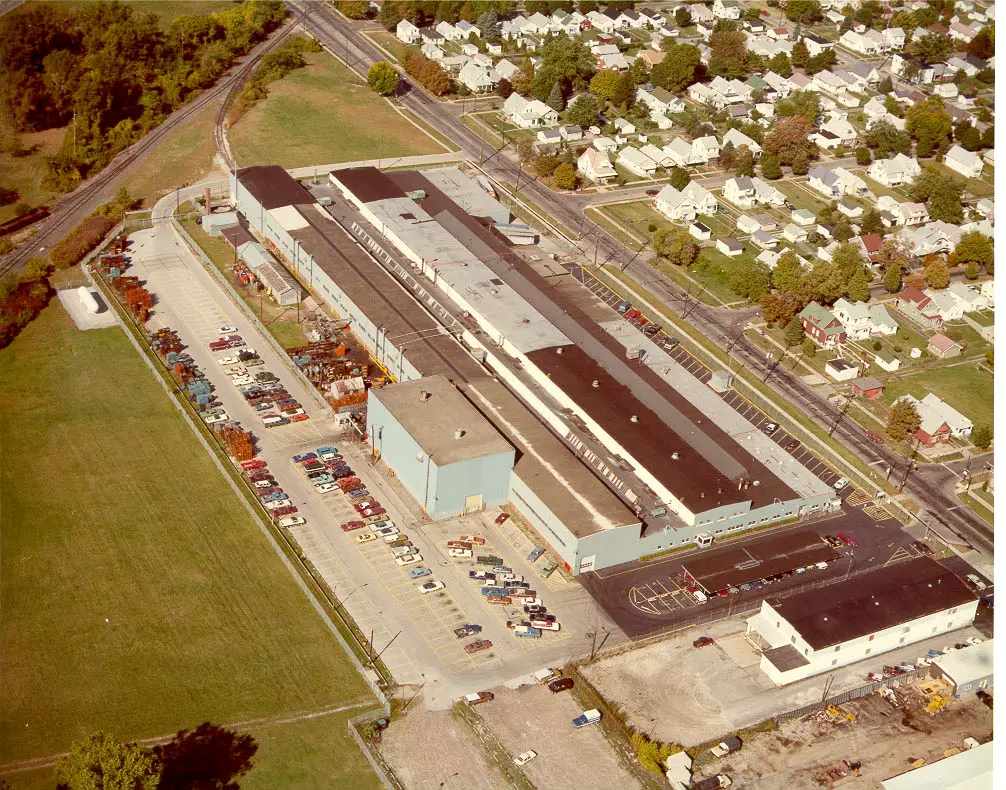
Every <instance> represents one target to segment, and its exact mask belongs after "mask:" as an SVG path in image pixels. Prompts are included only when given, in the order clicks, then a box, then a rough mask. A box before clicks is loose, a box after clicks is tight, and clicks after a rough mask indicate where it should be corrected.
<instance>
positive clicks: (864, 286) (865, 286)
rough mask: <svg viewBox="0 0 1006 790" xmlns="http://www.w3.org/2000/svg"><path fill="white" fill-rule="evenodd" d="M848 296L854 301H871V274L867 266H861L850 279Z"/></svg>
mask: <svg viewBox="0 0 1006 790" xmlns="http://www.w3.org/2000/svg"><path fill="white" fill-rule="evenodd" d="M846 296H848V297H849V298H850V299H851V300H852V301H854V302H868V301H870V275H869V272H867V270H866V267H865V266H863V267H860V269H859V271H858V272H856V273H855V274H854V275H853V276H852V279H851V280H849V287H848V289H847V291H846Z"/></svg>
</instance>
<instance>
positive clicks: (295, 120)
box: [230, 52, 444, 168]
mask: <svg viewBox="0 0 1006 790" xmlns="http://www.w3.org/2000/svg"><path fill="white" fill-rule="evenodd" d="M304 57H305V58H306V60H307V63H308V65H307V66H305V67H304V68H302V69H297V70H296V71H293V72H291V73H290V74H287V75H286V76H285V77H284V78H283V79H281V80H278V81H276V82H273V83H271V84H270V85H269V96H268V97H267V98H265V99H263V100H262V101H260V102H258V104H256V105H255V106H254V107H252V108H251V109H250V110H249V111H248V112H247V113H245V114H244V116H242V118H241V120H239V121H238V122H237V123H236V124H235V125H234V126H233V127H232V128H231V130H230V142H231V149H232V150H233V152H234V156H235V158H237V160H238V162H239V163H240V164H241V165H242V166H247V165H282V166H283V167H288V168H289V167H306V166H307V165H322V164H330V163H333V162H355V161H359V160H363V159H378V158H382V157H383V158H391V157H396V156H415V155H418V154H438V153H441V152H442V151H443V150H444V149H443V147H442V146H441V145H439V144H438V143H437V142H436V141H435V140H433V139H432V138H431V137H429V136H428V135H427V134H426V133H425V132H424V131H422V130H421V129H419V128H417V127H416V126H415V125H414V124H413V123H410V122H409V121H408V120H406V119H405V118H403V117H402V116H401V115H399V114H398V113H397V112H395V110H394V108H392V107H391V105H390V104H388V102H386V101H385V100H384V99H382V98H380V97H379V96H378V95H377V94H375V93H374V92H373V91H371V90H370V88H368V87H367V85H366V83H364V82H362V81H361V79H360V77H359V76H358V75H356V74H355V73H353V72H351V71H350V70H349V69H347V68H346V67H345V66H343V65H342V64H341V63H340V62H339V61H337V60H336V59H335V58H333V57H332V56H331V55H329V54H328V53H326V52H318V53H308V54H306V55H305V56H304Z"/></svg>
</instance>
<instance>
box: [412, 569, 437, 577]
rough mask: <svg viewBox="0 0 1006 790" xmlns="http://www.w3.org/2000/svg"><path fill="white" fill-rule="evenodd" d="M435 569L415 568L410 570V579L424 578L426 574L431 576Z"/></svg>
mask: <svg viewBox="0 0 1006 790" xmlns="http://www.w3.org/2000/svg"><path fill="white" fill-rule="evenodd" d="M431 573H433V571H431V570H430V569H429V568H413V569H412V570H410V571H409V578H410V579H422V578H423V577H424V576H429V575H430V574H431Z"/></svg>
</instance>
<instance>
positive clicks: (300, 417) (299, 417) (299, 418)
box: [290, 414, 311, 422]
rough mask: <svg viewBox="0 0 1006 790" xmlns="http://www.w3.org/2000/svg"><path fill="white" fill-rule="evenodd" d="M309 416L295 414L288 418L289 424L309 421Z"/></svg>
mask: <svg viewBox="0 0 1006 790" xmlns="http://www.w3.org/2000/svg"><path fill="white" fill-rule="evenodd" d="M310 419H311V415H310V414H295V415H293V417H291V418H290V422H304V420H310Z"/></svg>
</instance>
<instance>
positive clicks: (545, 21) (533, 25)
mask: <svg viewBox="0 0 1006 790" xmlns="http://www.w3.org/2000/svg"><path fill="white" fill-rule="evenodd" d="M551 31H552V20H551V19H550V18H549V17H547V16H545V15H544V14H542V13H541V12H538V11H536V12H535V13H533V14H531V16H529V17H527V21H526V22H525V23H524V31H523V32H524V33H525V34H530V35H532V36H546V35H548V34H549V33H550V32H551Z"/></svg>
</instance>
